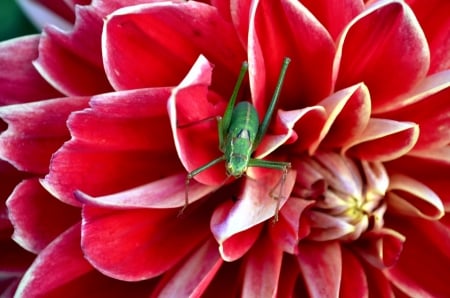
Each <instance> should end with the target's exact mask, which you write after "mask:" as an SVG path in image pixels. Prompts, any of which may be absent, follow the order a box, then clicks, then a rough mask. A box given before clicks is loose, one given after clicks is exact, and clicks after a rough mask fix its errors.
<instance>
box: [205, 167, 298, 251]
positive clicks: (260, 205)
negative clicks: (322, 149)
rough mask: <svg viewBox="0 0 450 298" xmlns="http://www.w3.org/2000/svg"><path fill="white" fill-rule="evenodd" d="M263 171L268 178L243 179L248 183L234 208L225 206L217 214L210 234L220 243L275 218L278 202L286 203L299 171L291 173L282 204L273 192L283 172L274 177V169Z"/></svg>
mask: <svg viewBox="0 0 450 298" xmlns="http://www.w3.org/2000/svg"><path fill="white" fill-rule="evenodd" d="M251 169H252V168H250V169H249V171H250V170H251ZM263 172H266V173H265V176H262V175H261V176H259V177H258V178H249V177H246V178H242V179H245V181H244V185H243V191H242V194H240V195H239V199H238V201H237V202H236V203H235V204H234V205H233V206H230V205H223V206H222V207H219V208H217V209H216V211H215V212H214V214H213V216H212V218H211V231H212V232H213V234H214V237H215V238H216V240H217V241H218V242H219V244H222V243H224V242H225V241H226V240H227V239H228V238H230V237H232V236H234V235H236V234H238V233H240V232H242V231H245V230H247V229H249V228H251V227H254V226H256V225H258V224H259V223H262V222H264V221H265V220H267V219H269V218H271V217H273V216H274V215H275V210H276V206H277V204H278V203H279V206H280V208H281V207H282V206H283V205H284V203H285V202H286V200H287V197H288V196H289V195H288V194H290V192H291V190H292V188H293V186H294V182H295V176H296V172H295V171H289V172H288V174H287V177H286V181H285V183H284V185H283V189H282V192H283V198H278V200H280V202H277V199H274V197H273V196H272V195H271V193H272V192H273V191H274V188H277V187H278V185H279V183H280V178H281V173H280V175H274V171H273V170H264V171H263ZM269 173H270V175H269ZM284 196H286V197H284ZM230 207H231V208H230Z"/></svg>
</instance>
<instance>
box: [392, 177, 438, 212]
mask: <svg viewBox="0 0 450 298" xmlns="http://www.w3.org/2000/svg"><path fill="white" fill-rule="evenodd" d="M388 191H389V192H388V193H387V196H386V198H387V200H388V204H389V210H390V211H393V212H395V213H398V214H403V215H408V216H419V217H422V218H425V219H428V220H435V219H439V218H441V217H442V216H444V212H445V211H444V206H443V205H442V201H441V200H440V198H439V197H438V196H437V195H436V193H434V192H433V190H431V189H430V188H429V187H427V186H426V185H425V184H422V183H420V182H419V181H417V180H415V179H412V178H410V177H408V176H405V175H400V174H397V175H392V176H391V177H390V184H389V189H388Z"/></svg>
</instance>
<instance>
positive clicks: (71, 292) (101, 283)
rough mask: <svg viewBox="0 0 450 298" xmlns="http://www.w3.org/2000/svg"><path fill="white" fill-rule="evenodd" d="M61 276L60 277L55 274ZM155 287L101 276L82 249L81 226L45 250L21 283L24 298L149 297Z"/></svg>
mask: <svg viewBox="0 0 450 298" xmlns="http://www.w3.org/2000/svg"><path fill="white" fill-rule="evenodd" d="M55 272H57V273H58V274H55ZM150 292H151V283H149V282H142V283H125V282H122V281H118V280H114V279H110V278H107V277H105V276H104V275H101V274H100V273H99V272H97V271H95V270H94V268H92V266H91V265H90V264H89V263H88V262H87V261H86V260H85V258H84V257H83V253H82V251H81V249H80V225H79V224H78V225H75V226H73V227H72V228H70V229H69V230H67V231H66V232H65V233H64V234H62V235H61V236H60V237H58V238H57V239H56V240H55V241H53V242H52V243H51V244H50V245H49V246H48V247H47V248H46V249H45V250H43V251H42V252H41V253H40V254H39V256H38V257H37V259H36V260H35V262H34V263H33V265H32V266H31V267H30V268H29V269H28V271H27V272H26V274H25V276H24V277H23V279H22V280H21V282H20V284H19V287H18V290H17V293H16V295H18V296H20V297H99V296H103V295H106V296H108V297H124V296H126V295H131V296H137V295H140V296H144V295H145V296H146V295H149V293H150Z"/></svg>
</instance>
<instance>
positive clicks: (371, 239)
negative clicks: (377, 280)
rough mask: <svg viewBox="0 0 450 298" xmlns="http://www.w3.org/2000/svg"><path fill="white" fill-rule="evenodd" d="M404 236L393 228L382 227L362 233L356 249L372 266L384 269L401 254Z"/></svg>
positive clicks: (392, 263) (393, 262)
mask: <svg viewBox="0 0 450 298" xmlns="http://www.w3.org/2000/svg"><path fill="white" fill-rule="evenodd" d="M404 242H405V237H404V236H403V235H402V234H400V233H398V232H397V231H395V230H392V229H388V228H383V229H381V230H373V231H370V232H367V233H366V234H364V238H362V239H361V240H360V242H359V243H357V246H356V248H355V251H357V252H358V253H359V254H360V255H361V256H362V257H363V258H364V259H365V260H366V261H367V262H369V263H370V264H371V265H372V266H374V267H376V268H379V269H385V268H386V267H390V266H393V265H394V264H395V263H396V262H397V261H398V258H399V257H400V256H401V253H402V249H403V245H404Z"/></svg>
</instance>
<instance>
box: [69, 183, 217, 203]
mask: <svg viewBox="0 0 450 298" xmlns="http://www.w3.org/2000/svg"><path fill="white" fill-rule="evenodd" d="M185 181H186V175H185V174H179V175H174V176H169V177H167V178H163V179H160V180H156V181H154V182H151V183H148V184H145V185H142V186H139V187H136V188H133V189H130V190H126V191H123V192H118V193H114V194H111V195H106V196H102V197H91V196H89V195H87V194H85V193H82V192H80V191H77V192H76V193H75V195H76V197H77V199H78V200H80V201H81V202H82V203H83V204H89V203H91V204H94V205H97V206H102V207H113V208H123V209H129V208H174V207H181V206H183V205H184V204H185V195H186V191H187V190H186V186H185ZM188 191H189V203H192V202H195V201H197V200H199V199H202V198H203V197H205V196H206V195H207V194H209V193H211V192H213V191H214V188H212V187H208V186H204V185H200V184H198V183H197V184H194V182H192V183H191V184H190V185H189V189H188Z"/></svg>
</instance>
